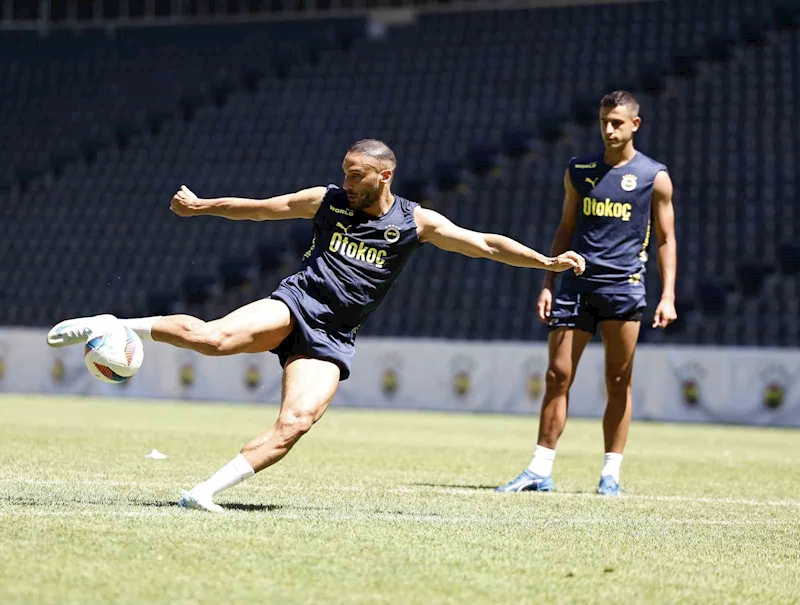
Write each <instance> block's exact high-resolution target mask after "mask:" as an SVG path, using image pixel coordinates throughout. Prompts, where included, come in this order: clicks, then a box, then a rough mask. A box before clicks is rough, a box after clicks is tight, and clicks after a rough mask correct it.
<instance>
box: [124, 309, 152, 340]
mask: <svg viewBox="0 0 800 605" xmlns="http://www.w3.org/2000/svg"><path fill="white" fill-rule="evenodd" d="M157 319H161V316H160V315H159V316H157V317H137V318H135V319H120V322H122V325H123V326H127V327H128V328H130V329H131V330H133V331H134V332H136V333H137V334H138V335H139V338H146V339H147V340H153V337H152V336H151V335H150V332H151V331H152V329H153V322H155V320H157Z"/></svg>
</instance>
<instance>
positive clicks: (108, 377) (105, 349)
mask: <svg viewBox="0 0 800 605" xmlns="http://www.w3.org/2000/svg"><path fill="white" fill-rule="evenodd" d="M143 360H144V345H143V344H142V340H141V338H139V335H138V334H136V332H134V331H133V330H131V329H130V328H128V327H126V326H123V325H122V324H121V323H119V322H113V323H111V324H106V325H104V326H103V328H102V330H98V331H96V332H92V333H91V334H89V338H88V339H87V340H86V344H85V345H84V347H83V361H84V363H85V364H86V368H87V369H88V370H89V372H91V374H92V376H94V377H95V378H97V379H98V380H101V381H102V382H107V383H111V384H115V383H120V382H125V381H126V380H128V379H129V378H131V377H133V376H134V375H135V374H136V372H138V371H139V368H141V367H142V361H143Z"/></svg>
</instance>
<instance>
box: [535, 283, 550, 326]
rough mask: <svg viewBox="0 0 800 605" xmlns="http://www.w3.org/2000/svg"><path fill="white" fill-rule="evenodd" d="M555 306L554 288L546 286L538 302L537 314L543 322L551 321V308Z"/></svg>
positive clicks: (540, 293)
mask: <svg viewBox="0 0 800 605" xmlns="http://www.w3.org/2000/svg"><path fill="white" fill-rule="evenodd" d="M552 308H553V290H552V289H550V288H548V287H547V286H544V287H543V288H542V291H541V292H539V300H538V301H537V303H536V316H537V317H538V318H539V321H541V322H543V323H550V310H551V309H552Z"/></svg>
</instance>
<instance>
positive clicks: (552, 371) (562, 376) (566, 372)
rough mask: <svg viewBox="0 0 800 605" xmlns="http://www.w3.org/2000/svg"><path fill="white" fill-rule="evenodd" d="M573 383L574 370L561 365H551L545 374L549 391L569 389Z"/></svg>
mask: <svg viewBox="0 0 800 605" xmlns="http://www.w3.org/2000/svg"><path fill="white" fill-rule="evenodd" d="M571 383H572V369H571V368H565V367H563V366H559V365H551V366H550V367H548V368H547V373H546V374H545V385H546V386H547V388H548V389H557V390H564V389H568V388H569V385H570V384H571Z"/></svg>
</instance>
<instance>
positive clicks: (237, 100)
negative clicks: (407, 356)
mask: <svg viewBox="0 0 800 605" xmlns="http://www.w3.org/2000/svg"><path fill="white" fill-rule="evenodd" d="M781 6H783V5H780V4H779V3H770V2H762V3H759V4H755V3H753V2H749V1H745V0H730V1H727V0H713V1H709V2H696V1H693V2H690V1H688V0H677V1H673V2H653V3H643V4H639V5H636V6H635V7H633V8H632V7H630V6H625V7H622V6H595V7H588V8H587V7H580V8H577V7H576V8H559V9H539V10H523V11H505V12H492V13H463V14H446V15H427V16H423V17H420V18H419V19H418V20H417V21H416V22H414V23H413V24H411V25H404V26H394V27H391V28H389V30H388V32H387V33H386V35H385V36H375V35H370V34H371V32H374V30H373V29H371V28H368V27H366V25H367V23H366V22H364V21H361V20H348V21H326V22H322V23H320V22H303V23H292V24H279V23H273V24H264V25H243V26H225V27H192V28H179V27H174V28H173V27H169V28H158V29H153V30H121V31H118V32H116V34H114V35H110V34H106V33H105V32H100V31H91V32H83V33H58V34H54V35H52V36H51V37H48V38H44V39H40V38H38V37H37V35H35V34H32V33H24V34H21V33H8V32H0V55H1V56H3V57H4V59H3V61H0V91H2V95H1V96H0V110H1V111H0V143H1V144H2V145H3V149H4V158H6V161H5V162H4V163H3V164H2V165H0V191H1V192H2V193H0V195H2V198H3V201H2V204H0V224H2V225H3V231H2V238H1V239H0V255H2V258H4V259H5V262H4V263H2V264H0V284H2V285H0V301H2V304H0V323H3V324H10V325H15V324H21V325H42V326H44V325H50V324H52V323H54V322H56V321H59V320H61V319H63V318H65V317H69V316H75V315H86V314H91V313H96V312H100V311H105V310H107V311H111V312H115V313H118V314H120V315H126V316H128V315H142V314H153V313H167V312H171V311H173V310H186V311H188V312H191V313H194V314H197V315H200V316H202V317H205V318H209V317H213V316H217V315H219V314H221V313H224V312H226V311H228V310H230V309H232V308H233V307H235V306H237V305H239V304H242V303H243V302H245V301H249V300H251V299H253V298H256V297H261V296H264V295H266V294H268V293H269V292H270V291H271V290H272V288H274V286H275V285H276V284H277V282H278V281H279V279H280V277H281V276H282V275H285V274H286V273H288V272H290V271H292V270H294V269H295V268H296V267H297V264H298V261H299V258H300V256H301V254H302V251H303V250H304V249H305V247H306V246H307V244H308V242H309V240H310V237H309V235H308V233H309V229H308V228H309V225H308V224H306V223H302V222H300V223H297V224H295V223H285V224H264V223H243V222H232V221H224V220H221V219H206V218H197V219H179V218H177V217H175V216H173V215H171V214H170V213H169V211H168V202H169V198H170V196H171V195H172V193H173V192H174V191H175V190H176V189H177V188H178V187H179V186H180V185H181V184H184V183H185V184H187V185H188V186H190V187H191V188H193V189H194V190H195V191H196V192H197V193H198V194H199V195H208V196H212V195H226V194H227V195H241V196H259V197H263V196H267V195H272V194H277V193H283V192H286V191H290V190H293V189H295V188H299V187H302V186H308V185H314V184H327V183H329V182H334V183H338V182H339V181H340V180H341V177H340V168H339V166H340V163H341V158H342V155H343V152H344V150H345V149H346V148H347V146H348V145H349V143H351V142H352V141H354V140H356V139H359V138H364V137H376V138H383V139H384V140H386V142H387V143H389V144H390V145H391V146H392V147H393V148H394V149H395V151H396V152H397V155H398V157H399V160H400V165H399V174H398V180H397V183H396V187H395V189H396V191H397V192H398V193H400V194H402V195H406V196H407V197H412V198H416V199H419V200H420V201H425V203H427V204H431V205H433V206H434V207H436V208H437V209H438V210H440V211H442V212H444V213H445V214H446V215H447V216H449V217H450V218H452V219H453V220H455V221H456V222H459V223H461V224H463V225H465V226H469V227H472V228H475V229H480V230H491V231H498V232H503V233H506V234H508V235H511V236H512V237H516V238H518V239H520V240H522V241H524V242H526V243H528V244H529V245H531V246H533V247H535V248H538V249H540V250H543V251H544V250H547V249H549V245H550V241H551V238H552V235H553V233H554V230H555V228H556V225H557V223H558V219H559V215H560V208H561V199H562V196H563V192H562V184H561V176H562V174H563V170H564V168H565V166H566V163H567V161H568V159H569V158H570V157H571V156H573V155H577V154H582V153H586V152H587V151H593V150H595V149H599V147H600V144H601V141H600V139H599V137H598V133H597V127H596V125H595V121H596V118H595V115H596V110H597V101H598V100H599V98H600V96H601V95H602V94H603V93H604V92H606V91H607V90H609V89H613V88H623V87H625V88H631V89H633V90H634V91H635V92H636V93H637V94H639V95H640V97H641V100H642V102H643V109H642V111H643V119H644V125H643V128H642V132H641V134H640V136H639V138H638V147H639V148H640V149H642V150H643V151H645V152H646V153H648V154H649V155H652V156H654V157H655V158H657V159H659V160H660V161H663V162H664V163H666V164H667V165H668V166H669V167H670V171H671V174H672V178H673V180H674V183H675V189H676V195H675V203H676V212H677V233H678V245H679V248H678V250H679V254H678V258H679V277H678V299H679V301H678V302H679V313H680V315H681V319H680V321H679V322H677V323H676V324H675V326H674V327H672V328H670V330H669V331H667V332H666V333H663V334H662V333H656V332H654V331H650V330H643V335H642V338H643V339H650V340H653V341H655V340H667V341H670V342H683V343H717V344H747V345H794V346H797V345H798V344H800V335H799V334H798V323H800V322H798V316H799V313H798V302H797V295H798V293H799V292H800V277H799V276H798V272H799V271H800V270H798V263H797V261H798V260H800V249H798V246H797V244H796V239H797V235H798V233H800V210H798V209H797V204H796V199H797V193H798V182H797V180H796V176H795V175H796V173H797V169H796V166H797V165H798V162H799V161H800V157H798V146H797V141H798V140H800V129H799V127H798V124H800V119H799V118H800V116H799V115H798V109H797V98H798V93H797V84H796V83H797V82H800V33H798V30H797V16H796V15H797V13H796V12H794V11H793V9H792V8H791V7H790V5H788V4H787V5H785V7H784V8H781ZM604 40H613V41H614V44H613V45H610V44H609V45H606V44H603V41H604ZM648 275H649V280H650V287H649V298H650V304H651V313H652V309H653V308H654V306H655V303H656V302H657V299H658V296H659V284H658V278H657V267H656V263H655V249H653V250H652V253H651V262H650V266H649V271H648ZM540 279H541V275H540V274H538V273H536V272H524V271H521V270H518V269H512V268H507V267H502V266H498V265H495V264H493V263H488V262H478V261H471V260H468V259H465V258H461V257H458V256H455V255H448V254H445V253H443V252H439V251H434V250H431V249H427V248H423V250H422V251H421V252H420V253H419V254H418V255H417V257H416V258H415V259H414V260H412V263H411V267H410V268H409V271H407V272H406V273H405V274H404V276H403V277H402V278H401V279H400V281H399V283H398V284H397V286H396V287H395V290H394V291H393V292H392V294H391V295H390V296H389V297H388V299H387V301H386V303H385V305H384V306H383V307H382V308H381V309H380V310H379V311H378V312H377V313H376V314H375V315H374V316H373V318H372V319H371V320H370V321H369V322H368V323H367V325H366V326H365V328H364V330H363V332H362V333H364V334H372V335H404V336H437V337H447V338H478V339H494V338H503V339H538V338H543V337H544V334H545V332H544V327H543V326H541V325H539V324H538V322H537V321H536V320H535V318H534V307H535V297H536V295H537V292H538V287H539V283H540Z"/></svg>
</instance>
